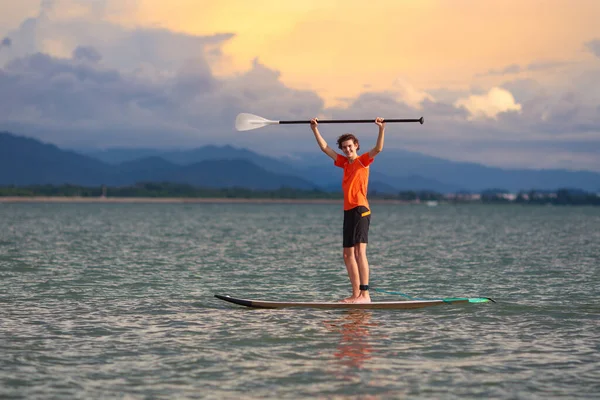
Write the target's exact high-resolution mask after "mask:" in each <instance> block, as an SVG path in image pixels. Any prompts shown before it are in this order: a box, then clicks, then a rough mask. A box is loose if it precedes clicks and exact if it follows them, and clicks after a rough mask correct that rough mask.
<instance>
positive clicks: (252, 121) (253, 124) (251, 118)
mask: <svg viewBox="0 0 600 400" xmlns="http://www.w3.org/2000/svg"><path fill="white" fill-rule="evenodd" d="M278 123H279V121H271V120H268V119H266V118H263V117H259V116H258V115H254V114H248V113H241V114H238V116H237V117H236V118H235V129H237V130H238V131H249V130H252V129H258V128H262V127H263V126H267V125H276V124H278Z"/></svg>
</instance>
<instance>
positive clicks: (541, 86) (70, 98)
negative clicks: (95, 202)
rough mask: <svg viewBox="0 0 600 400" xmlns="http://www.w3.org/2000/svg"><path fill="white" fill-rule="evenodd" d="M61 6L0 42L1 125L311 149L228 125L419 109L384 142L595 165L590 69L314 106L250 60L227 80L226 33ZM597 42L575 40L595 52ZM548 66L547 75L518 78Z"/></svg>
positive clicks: (49, 137) (465, 154)
mask: <svg viewBox="0 0 600 400" xmlns="http://www.w3.org/2000/svg"><path fill="white" fill-rule="evenodd" d="M71 3H73V2H71ZM71 3H69V2H67V3H65V2H64V1H63V2H58V1H48V2H46V3H44V6H43V10H42V12H41V13H40V15H39V16H38V17H36V18H30V19H28V20H25V21H23V23H22V24H21V25H20V26H19V28H18V29H16V30H14V31H13V32H9V33H8V36H6V38H7V39H8V45H7V44H6V43H5V40H6V39H5V40H3V42H2V45H1V46H0V49H1V51H0V87H1V88H2V90H1V91H0V130H9V131H12V132H14V133H17V134H24V135H29V136H33V137H37V138H39V139H42V140H44V141H50V142H52V143H55V144H58V145H59V146H63V147H71V148H73V147H114V146H137V147H140V146H143V147H188V148H189V147H192V146H200V145H204V144H234V145H236V146H243V147H247V148H250V149H253V150H255V151H259V152H263V153H267V154H279V153H289V152H290V151H314V150H315V146H316V145H315V143H314V139H313V138H312V136H311V133H310V130H309V129H308V127H307V126H302V125H299V126H283V127H282V126H280V127H277V126H275V127H267V128H264V129H260V130H255V131H252V132H247V133H239V132H235V131H234V128H233V121H234V120H235V116H236V115H237V113H239V112H250V113H254V114H257V115H261V116H264V117H266V118H269V119H276V120H285V119H308V118H310V117H312V116H321V117H322V118H375V117H376V116H383V117H386V118H418V117H420V116H424V117H425V121H426V122H425V124H424V125H420V124H389V125H388V128H387V132H389V133H388V135H387V136H386V147H389V148H407V149H411V150H417V151H422V152H424V153H427V154H432V155H437V156H441V157H444V158H450V159H454V160H469V161H476V162H482V163H486V164H490V163H491V164H494V165H501V166H528V167H535V166H543V167H549V166H552V160H553V157H555V159H556V160H559V161H557V164H556V165H569V166H570V167H572V168H577V167H578V166H579V167H585V168H590V169H596V170H600V160H599V159H598V157H597V151H598V148H600V83H599V82H600V69H599V68H598V66H597V63H590V64H585V65H577V68H574V67H572V66H569V68H562V66H564V65H565V64H566V63H567V62H566V61H565V62H561V61H548V62H536V63H530V64H528V65H522V64H519V63H512V64H509V65H508V66H506V67H504V68H495V69H494V68H492V69H490V71H492V72H495V73H496V74H497V76H501V78H500V79H502V80H503V81H497V82H494V83H493V84H488V85H487V86H482V87H475V88H466V87H461V88H460V89H452V88H448V87H437V88H424V87H419V86H418V85H415V84H413V83H412V82H410V81H409V80H410V76H408V75H407V76H403V77H402V78H399V79H397V80H396V81H394V82H391V83H390V85H389V86H388V87H387V88H386V90H384V91H377V90H376V89H374V88H373V86H369V85H367V84H365V85H364V86H363V92H362V93H361V94H359V95H357V96H356V97H352V98H347V99H345V102H344V103H343V106H342V105H337V106H336V107H325V103H324V100H323V99H322V98H321V97H320V96H319V94H318V93H317V92H315V91H312V90H299V89H293V88H291V87H289V86H286V85H285V84H284V83H283V82H282V79H281V77H282V74H285V71H283V72H282V71H279V70H278V69H276V68H274V67H272V66H270V65H267V64H265V63H264V62H262V61H261V60H259V59H258V58H256V59H254V61H253V62H252V64H251V65H250V66H249V68H248V69H247V70H245V71H242V72H239V73H237V74H236V75H229V76H221V75H219V74H217V73H215V72H216V70H215V68H217V67H216V66H221V65H225V66H226V64H227V63H228V62H230V60H229V58H228V55H227V54H225V52H224V48H225V49H226V48H227V47H226V45H227V44H228V43H229V42H230V41H231V40H232V39H233V38H235V37H236V33H235V32H215V33H212V34H209V35H192V34H186V33H181V32H172V31H169V30H166V29H159V28H142V27H137V28H132V29H126V28H124V27H122V26H118V25H115V24H113V23H110V22H108V21H107V20H104V19H102V18H99V17H98V15H100V16H102V15H103V13H105V12H108V8H106V7H108V5H109V2H102V1H99V2H91V3H83V2H74V3H73V4H78V5H79V7H73V8H69V7H65V4H71ZM92 3H94V4H95V6H94V7H95V8H92V6H90V5H89V4H92ZM111 4H112V3H111ZM599 43H600V42H599V41H597V40H595V41H591V42H588V43H586V44H585V46H586V47H587V48H589V49H590V51H592V52H596V53H595V54H596V55H598V54H597V53H598V51H597V49H598V47H600V45H599ZM559 67H560V68H559ZM553 68H554V69H555V71H556V74H557V77H559V78H560V79H559V80H558V81H557V82H558V83H552V84H549V83H548V82H549V81H548V80H540V78H539V75H540V74H528V75H527V78H526V79H524V78H523V76H522V75H519V74H521V73H523V72H527V71H531V72H536V71H541V70H545V69H548V70H550V69H553ZM574 71H576V72H574ZM352 79H355V78H354V77H353V78H352ZM356 79H360V77H359V78H356ZM335 125H336V126H333V125H330V126H327V127H326V128H325V127H324V128H323V130H322V133H323V134H324V136H326V138H327V140H329V141H331V140H334V139H335V137H336V136H337V135H339V134H341V133H344V132H345V131H348V130H352V131H357V133H359V134H360V135H361V138H362V137H364V136H362V135H363V132H364V135H367V136H366V137H364V138H365V140H366V143H369V140H372V141H373V142H374V140H375V134H376V127H374V126H368V125H365V124H363V125H358V126H349V125H343V124H340V125H337V124H335ZM369 135H370V136H369ZM569 155H572V157H573V158H572V162H570V163H569V162H567V161H568V160H567V158H568V156H569Z"/></svg>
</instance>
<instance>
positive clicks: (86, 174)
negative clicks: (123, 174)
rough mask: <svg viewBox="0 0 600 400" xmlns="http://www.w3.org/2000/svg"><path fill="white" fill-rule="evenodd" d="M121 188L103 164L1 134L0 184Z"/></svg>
mask: <svg viewBox="0 0 600 400" xmlns="http://www.w3.org/2000/svg"><path fill="white" fill-rule="evenodd" d="M105 182H115V183H116V184H121V183H123V182H120V181H119V177H118V175H117V174H115V171H114V170H113V169H112V168H111V167H110V166H109V165H108V164H106V163H103V162H102V161H99V160H96V159H94V158H91V157H86V156H83V155H81V154H77V153H75V152H72V151H66V150H61V149H59V148H58V147H56V146H54V145H52V144H46V143H42V142H40V141H38V140H35V139H29V138H25V137H21V136H16V135H12V134H10V133H6V132H0V184H1V185H32V184H64V183H81V184H83V183H85V184H87V185H101V184H102V183H105Z"/></svg>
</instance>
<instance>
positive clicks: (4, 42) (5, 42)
mask: <svg viewBox="0 0 600 400" xmlns="http://www.w3.org/2000/svg"><path fill="white" fill-rule="evenodd" d="M11 44H12V40H10V38H9V37H5V38H4V39H2V42H0V48H2V47H10V45H11Z"/></svg>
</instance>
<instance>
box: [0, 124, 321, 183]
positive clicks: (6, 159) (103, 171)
mask: <svg viewBox="0 0 600 400" xmlns="http://www.w3.org/2000/svg"><path fill="white" fill-rule="evenodd" d="M210 150H212V149H209V151H210ZM142 153H143V154H151V152H150V151H144V152H141V153H138V154H142ZM200 153H202V152H200ZM212 154H214V153H212ZM235 155H237V154H236V153H233V154H231V156H230V157H227V159H226V160H225V159H220V160H210V161H201V162H195V163H191V164H189V165H178V164H175V163H173V162H169V161H167V160H165V159H164V158H162V157H159V156H156V155H154V156H150V157H143V158H140V159H136V160H131V161H125V162H121V163H119V164H109V163H106V162H103V161H100V160H97V159H95V158H92V157H89V156H85V155H81V154H77V153H75V152H73V151H67V150H61V149H59V148H58V147H56V146H54V145H51V144H45V143H42V142H40V141H38V140H35V139H29V138H24V137H20V136H16V135H12V134H9V133H0V185H16V186H24V185H34V184H52V185H62V184H74V185H83V186H99V185H103V184H104V185H108V186H119V185H131V184H135V183H137V182H152V181H154V182H176V183H188V184H191V185H194V186H200V187H213V188H225V187H244V188H248V189H261V190H274V189H279V188H281V187H290V188H297V189H309V190H310V189H316V188H317V186H316V185H315V184H314V183H312V182H310V181H307V180H304V179H302V178H300V177H297V176H293V175H286V174H283V173H275V172H271V171H267V170H266V169H264V168H261V167H259V166H258V165H256V164H255V163H253V162H250V161H248V160H243V159H236V158H234V156H235ZM223 156H224V157H225V156H226V154H224V155H223ZM257 156H258V155H257ZM277 163H279V162H278V161H276V160H274V162H273V165H274V166H277ZM282 169H284V168H282ZM288 169H291V168H290V167H288Z"/></svg>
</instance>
